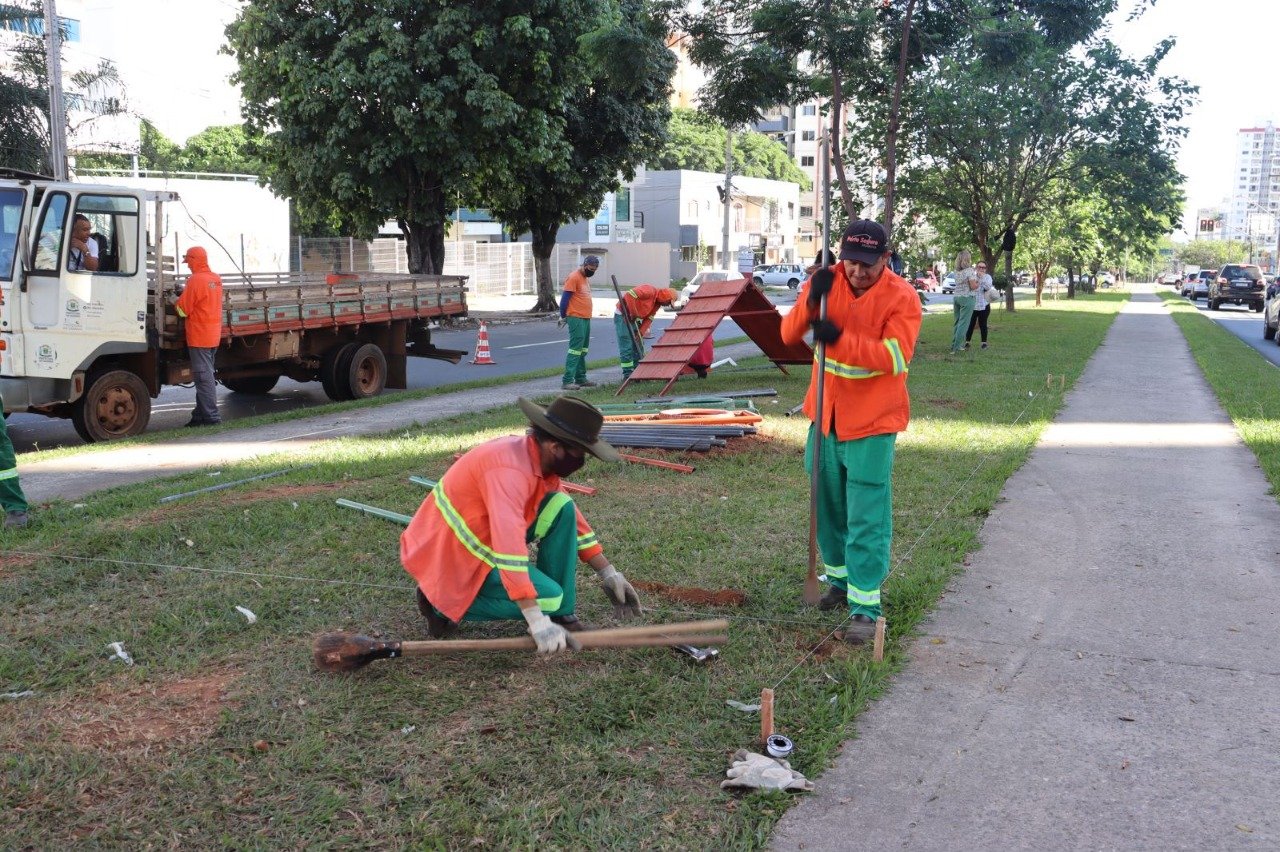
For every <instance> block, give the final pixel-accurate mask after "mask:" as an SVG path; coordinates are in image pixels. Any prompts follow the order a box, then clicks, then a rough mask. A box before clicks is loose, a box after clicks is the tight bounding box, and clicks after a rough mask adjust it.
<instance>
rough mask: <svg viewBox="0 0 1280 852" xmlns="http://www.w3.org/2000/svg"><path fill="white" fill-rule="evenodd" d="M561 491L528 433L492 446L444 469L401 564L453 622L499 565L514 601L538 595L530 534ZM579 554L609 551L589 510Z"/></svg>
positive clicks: (410, 532)
mask: <svg viewBox="0 0 1280 852" xmlns="http://www.w3.org/2000/svg"><path fill="white" fill-rule="evenodd" d="M558 490H560V477H558V476H556V475H555V474H554V473H551V474H546V475H545V476H544V475H543V473H542V465H541V462H540V461H539V455H538V442H537V441H535V440H534V439H533V437H532V436H529V435H514V436H511V437H507V438H495V439H493V440H492V441H486V442H485V443H483V444H481V445H480V446H478V447H475V448H474V449H472V450H470V451H468V452H467V453H466V454H465V455H464V456H463V457H462V458H460V459H458V461H456V462H454V464H453V466H452V467H451V468H449V470H448V471H446V472H445V475H444V476H443V477H441V479H440V481H439V482H438V483H437V484H436V487H435V488H434V489H433V490H432V492H431V494H430V496H428V497H427V499H426V500H425V501H423V503H422V505H421V506H420V507H419V508H418V511H417V513H415V514H414V516H413V520H412V521H410V522H409V526H408V527H407V528H405V531H404V533H403V534H402V535H401V536H400V562H401V564H402V565H404V570H406V571H408V572H409V574H410V575H411V576H412V577H413V578H414V579H415V580H417V581H418V588H420V589H422V593H423V594H424V595H426V596H427V599H428V600H429V601H431V603H432V604H433V605H434V606H435V608H436V609H438V610H440V612H442V613H444V614H445V616H446V617H448V618H449V619H450V620H452V621H461V620H462V616H463V615H465V614H466V612H467V609H468V608H469V607H470V606H471V603H472V601H474V600H475V599H476V594H477V593H479V591H480V586H481V584H483V583H484V578H485V577H486V576H488V574H489V572H490V571H491V570H493V569H494V568H497V569H498V572H499V573H498V576H499V577H501V579H502V585H503V587H504V588H505V589H506V590H507V594H508V595H510V596H511V599H512V600H525V599H530V598H536V597H537V593H536V592H535V591H534V588H533V583H532V581H530V579H529V546H528V544H527V543H526V538H525V534H526V531H527V530H528V528H529V527H530V526H531V525H532V524H533V523H534V520H535V519H536V517H537V514H538V506H539V505H540V504H541V503H542V499H543V498H544V497H546V496H547V495H548V494H550V493H552V492H554V491H558ZM574 511H575V513H576V514H577V518H578V557H579V558H580V559H582V560H583V561H584V562H585V561H587V560H589V559H591V558H592V557H593V556H595V555H597V554H598V553H601V552H602V551H603V548H602V547H601V546H600V543H599V541H598V540H597V539H596V534H595V533H594V532H593V531H592V529H591V527H590V526H589V525H588V524H587V521H586V518H584V517H582V512H581V511H579V510H578V509H577V507H576V506H575V507H574Z"/></svg>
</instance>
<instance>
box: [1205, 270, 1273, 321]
mask: <svg viewBox="0 0 1280 852" xmlns="http://www.w3.org/2000/svg"><path fill="white" fill-rule="evenodd" d="M1266 289H1267V280H1266V278H1264V277H1263V275H1262V270H1261V269H1259V268H1258V267H1256V266H1254V265H1253V264H1252V263H1227V264H1224V265H1223V267H1222V268H1221V269H1219V270H1218V274H1217V276H1216V277H1214V278H1211V279H1209V310H1211V311H1216V310H1217V309H1218V308H1219V307H1221V306H1222V304H1223V303H1224V302H1225V303H1230V304H1235V305H1247V306H1248V307H1249V310H1251V311H1253V312H1255V313H1261V312H1262V300H1263V298H1264V293H1263V291H1264V290H1266Z"/></svg>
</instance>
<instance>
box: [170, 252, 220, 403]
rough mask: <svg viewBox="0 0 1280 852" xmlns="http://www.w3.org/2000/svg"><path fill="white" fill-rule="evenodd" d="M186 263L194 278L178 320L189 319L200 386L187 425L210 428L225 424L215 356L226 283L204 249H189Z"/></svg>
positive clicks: (193, 367)
mask: <svg viewBox="0 0 1280 852" xmlns="http://www.w3.org/2000/svg"><path fill="white" fill-rule="evenodd" d="M182 262H183V263H185V264H186V265H187V267H188V268H189V269H190V270H191V275H190V276H188V278H187V283H186V287H185V288H183V291H182V295H181V296H179V297H178V300H177V301H176V302H175V303H174V304H175V306H176V307H177V309H178V316H180V317H185V318H186V333H187V353H188V354H189V355H190V357H191V375H192V378H193V379H194V381H195V386H196V407H195V409H194V410H193V411H192V412H191V420H190V422H188V423H187V425H188V426H210V425H213V424H215V423H221V422H222V415H220V414H219V413H218V393H217V385H216V383H215V381H214V377H213V356H214V355H215V354H216V353H217V351H218V344H219V343H221V342H222V279H221V278H219V277H218V276H217V275H215V274H214V273H213V271H212V270H210V269H209V255H208V254H207V253H206V252H205V250H204V249H203V248H202V247H200V246H192V247H191V248H189V249H187V253H186V254H185V255H183V257H182Z"/></svg>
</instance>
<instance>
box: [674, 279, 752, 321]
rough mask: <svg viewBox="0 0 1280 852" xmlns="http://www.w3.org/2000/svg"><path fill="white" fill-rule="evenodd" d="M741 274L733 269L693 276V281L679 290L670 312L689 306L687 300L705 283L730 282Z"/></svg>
mask: <svg viewBox="0 0 1280 852" xmlns="http://www.w3.org/2000/svg"><path fill="white" fill-rule="evenodd" d="M741 277H742V273H741V272H738V271H737V270H734V269H704V270H702V271H701V272H699V273H698V274H697V275H695V276H693V280H692V281H690V282H689V283H688V284H686V285H684V287H683V288H682V289H681V290H680V295H679V296H677V297H676V302H675V304H674V305H672V306H671V310H673V311H678V310H680V309H681V308H683V307H684V306H685V305H687V304H689V299H690V298H692V297H693V294H694V293H696V292H698V288H699V287H700V286H702V284H703V283H705V282H707V281H732V280H733V279H735V278H741Z"/></svg>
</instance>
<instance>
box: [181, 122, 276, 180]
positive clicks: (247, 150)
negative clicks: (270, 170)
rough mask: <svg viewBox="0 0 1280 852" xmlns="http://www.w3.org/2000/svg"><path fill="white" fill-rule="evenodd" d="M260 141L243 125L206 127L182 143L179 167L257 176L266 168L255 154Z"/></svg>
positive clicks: (185, 169) (186, 169)
mask: <svg viewBox="0 0 1280 852" xmlns="http://www.w3.org/2000/svg"><path fill="white" fill-rule="evenodd" d="M256 144H257V140H255V139H251V138H250V136H249V134H248V133H246V132H245V129H244V127H243V125H239V124H229V125H222V126H215V127H206V128H205V129H204V130H201V131H200V132H199V133H197V134H196V135H195V136H192V137H191V138H190V139H188V140H187V144H186V145H183V146H182V149H181V152H180V153H178V155H177V157H176V158H175V160H176V163H177V169H178V170H179V171H184V172H221V173H223V174H242V175H256V174H258V173H259V172H260V171H262V163H261V162H259V161H258V159H257V157H256V156H255V154H254V149H255V145H256Z"/></svg>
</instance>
